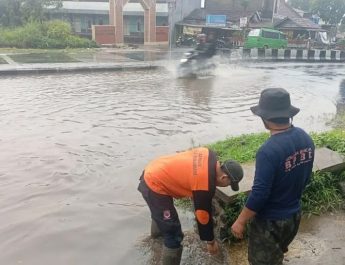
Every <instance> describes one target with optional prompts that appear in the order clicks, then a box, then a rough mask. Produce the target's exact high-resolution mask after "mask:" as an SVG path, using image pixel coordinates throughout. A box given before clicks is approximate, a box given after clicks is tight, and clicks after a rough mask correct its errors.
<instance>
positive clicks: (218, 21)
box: [206, 15, 226, 27]
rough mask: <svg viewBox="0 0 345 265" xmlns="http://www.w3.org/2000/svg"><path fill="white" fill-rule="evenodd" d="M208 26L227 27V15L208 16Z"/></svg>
mask: <svg viewBox="0 0 345 265" xmlns="http://www.w3.org/2000/svg"><path fill="white" fill-rule="evenodd" d="M206 26H214V27H225V26H226V16H225V15H207V16H206Z"/></svg>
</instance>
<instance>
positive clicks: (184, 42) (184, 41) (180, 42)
mask: <svg viewBox="0 0 345 265" xmlns="http://www.w3.org/2000/svg"><path fill="white" fill-rule="evenodd" d="M175 44H176V47H181V46H187V47H194V46H196V45H197V41H196V40H195V39H194V38H193V37H190V36H188V35H182V36H180V37H178V39H177V40H176V43H175Z"/></svg>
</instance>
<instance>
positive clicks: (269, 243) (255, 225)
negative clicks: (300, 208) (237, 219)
mask: <svg viewBox="0 0 345 265" xmlns="http://www.w3.org/2000/svg"><path fill="white" fill-rule="evenodd" d="M300 221H301V214H300V213H296V214H294V215H293V216H292V217H291V218H289V219H283V220H276V221H271V220H264V219H259V218H254V219H253V221H252V222H251V224H250V226H249V243H248V260H249V263H250V264H251V265H281V264H283V259H284V253H286V252H287V251H288V246H289V244H290V243H291V242H292V240H293V239H294V238H295V236H296V234H297V231H298V227H299V224H300Z"/></svg>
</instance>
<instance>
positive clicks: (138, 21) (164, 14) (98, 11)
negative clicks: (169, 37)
mask: <svg viewBox="0 0 345 265" xmlns="http://www.w3.org/2000/svg"><path fill="white" fill-rule="evenodd" d="M109 11H110V5H109V1H85V0H84V1H63V2H62V7H61V8H59V9H49V10H48V16H49V19H61V20H64V21H67V22H69V23H70V24H71V26H72V29H73V31H74V32H75V33H77V34H79V35H83V36H87V37H89V38H91V37H92V26H93V25H109V23H110V19H109ZM123 15H124V25H123V26H124V35H125V36H128V38H130V36H134V35H135V36H137V38H133V40H132V41H134V42H139V43H140V42H143V34H144V33H143V32H144V10H143V8H142V7H141V5H140V4H139V3H128V4H126V5H125V7H124V10H123ZM156 15H157V17H156V24H157V26H167V25H168V6H167V4H166V3H157V6H156Z"/></svg>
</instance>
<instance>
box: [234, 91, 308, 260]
mask: <svg viewBox="0 0 345 265" xmlns="http://www.w3.org/2000/svg"><path fill="white" fill-rule="evenodd" d="M251 110H252V112H253V113H254V114H255V115H257V116H259V117H261V119H262V121H263V123H264V125H265V128H266V129H267V130H269V131H270V135H271V136H270V138H269V139H268V140H267V141H266V142H265V143H264V144H263V145H262V146H261V147H260V149H259V150H258V152H257V154H256V167H255V177H254V184H253V187H252V191H251V193H250V195H249V197H248V200H247V202H246V205H245V207H244V209H243V210H242V212H241V214H240V215H239V217H238V218H237V220H236V221H235V223H234V224H233V225H232V227H231V230H232V233H233V234H234V236H236V237H237V238H243V232H244V229H245V225H246V223H247V222H248V221H249V220H252V221H251V223H250V230H249V243H248V260H249V263H250V264H251V265H281V264H282V263H283V258H284V253H285V252H287V251H288V246H289V244H290V243H291V242H292V240H293V239H294V237H295V236H296V234H297V231H298V227H299V223H300V219H301V214H300V210H301V207H300V200H301V196H302V193H303V191H304V189H305V187H306V185H307V183H308V182H309V179H310V176H311V173H312V168H313V162H314V151H315V147H314V143H313V141H312V139H311V137H310V136H309V135H308V134H307V133H306V132H305V131H303V130H302V129H300V128H297V127H294V126H293V125H292V118H293V117H294V116H295V115H296V114H297V113H298V112H299V109H298V108H296V107H294V106H292V105H291V101H290V95H289V93H288V92H287V91H286V90H284V89H281V88H268V89H265V90H263V91H262V93H261V96H260V100H259V104H258V105H257V106H254V107H252V108H251Z"/></svg>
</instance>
